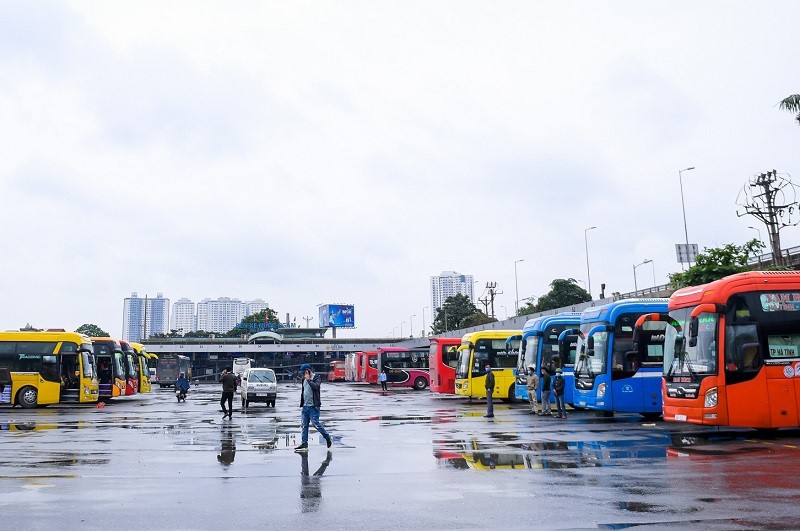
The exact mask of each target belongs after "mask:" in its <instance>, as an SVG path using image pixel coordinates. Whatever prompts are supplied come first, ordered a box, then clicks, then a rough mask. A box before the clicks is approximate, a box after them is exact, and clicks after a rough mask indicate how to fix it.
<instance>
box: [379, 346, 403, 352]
mask: <svg viewBox="0 0 800 531" xmlns="http://www.w3.org/2000/svg"><path fill="white" fill-rule="evenodd" d="M408 350H409V349H407V348H405V347H378V351H379V352H408Z"/></svg>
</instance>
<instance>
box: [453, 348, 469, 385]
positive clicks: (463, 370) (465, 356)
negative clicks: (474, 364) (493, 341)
mask: <svg viewBox="0 0 800 531" xmlns="http://www.w3.org/2000/svg"><path fill="white" fill-rule="evenodd" d="M471 352H472V350H471V349H470V348H469V347H468V346H465V347H462V348H461V349H459V351H458V368H457V369H456V378H467V377H468V376H469V373H470V371H469V355H470V353H471Z"/></svg>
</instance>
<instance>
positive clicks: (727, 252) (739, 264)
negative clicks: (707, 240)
mask: <svg viewBox="0 0 800 531" xmlns="http://www.w3.org/2000/svg"><path fill="white" fill-rule="evenodd" d="M763 249H764V244H763V243H761V242H760V241H759V240H757V239H756V238H753V239H752V240H750V241H749V242H747V243H745V244H744V245H734V244H732V243H729V244H727V245H724V246H723V247H711V248H705V249H703V252H701V253H699V254H698V255H697V258H696V261H695V264H694V265H693V266H692V267H690V268H689V269H687V270H686V271H681V272H680V273H672V274H670V276H669V283H670V285H671V286H672V287H673V288H675V289H678V288H683V287H686V286H699V285H701V284H707V283H709V282H712V281H714V280H717V279H720V278H722V277H727V276H728V275H733V274H735V273H742V272H744V271H749V270H750V267H749V266H748V265H747V260H748V259H749V258H750V257H751V256H756V255H758V253H759V252H760V251H761V250H763Z"/></svg>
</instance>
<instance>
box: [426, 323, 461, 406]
mask: <svg viewBox="0 0 800 531" xmlns="http://www.w3.org/2000/svg"><path fill="white" fill-rule="evenodd" d="M430 340H431V346H430V350H429V356H430V359H429V363H430V381H431V391H433V392H434V393H447V394H450V395H453V394H455V392H456V366H457V365H458V346H459V345H460V344H461V338H460V337H432V338H430Z"/></svg>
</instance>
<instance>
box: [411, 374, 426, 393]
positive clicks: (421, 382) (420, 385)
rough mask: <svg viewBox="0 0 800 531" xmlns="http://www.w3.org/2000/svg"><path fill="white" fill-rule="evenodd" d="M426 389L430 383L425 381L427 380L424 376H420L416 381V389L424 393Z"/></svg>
mask: <svg viewBox="0 0 800 531" xmlns="http://www.w3.org/2000/svg"><path fill="white" fill-rule="evenodd" d="M426 387H428V382H426V381H425V378H423V377H422V376H418V377H417V379H416V380H414V389H415V390H417V391H422V390H424V389H425V388H426Z"/></svg>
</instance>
